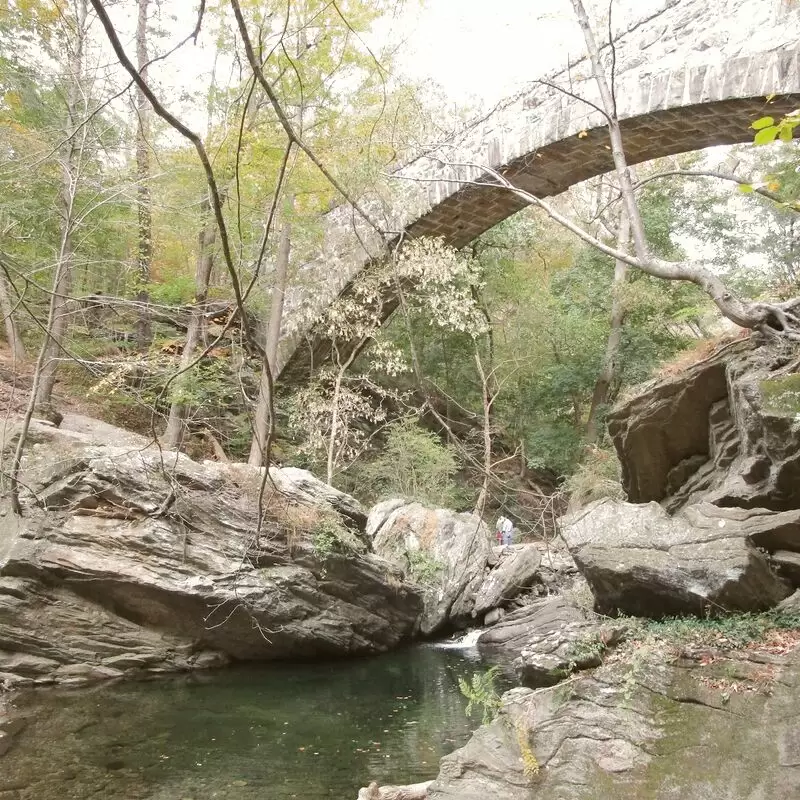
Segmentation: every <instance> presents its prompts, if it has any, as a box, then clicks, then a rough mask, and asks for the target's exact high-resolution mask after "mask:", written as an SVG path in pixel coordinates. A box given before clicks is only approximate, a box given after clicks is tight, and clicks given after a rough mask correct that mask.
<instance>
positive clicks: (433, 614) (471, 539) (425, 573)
mask: <svg viewBox="0 0 800 800" xmlns="http://www.w3.org/2000/svg"><path fill="white" fill-rule="evenodd" d="M367 530H368V531H370V532H371V533H373V535H374V539H373V546H374V548H375V552H376V553H377V554H378V555H380V556H382V557H383V558H386V559H388V560H391V561H392V562H394V563H395V564H396V565H397V566H398V567H400V568H403V569H405V570H406V571H407V572H408V573H409V575H410V576H411V577H412V578H414V579H417V580H418V581H420V582H421V583H423V584H424V585H425V594H424V598H425V608H424V611H423V613H422V616H421V617H420V622H419V629H420V632H421V633H422V634H423V635H426V636H428V635H431V634H433V633H435V632H437V631H440V630H442V629H443V628H446V627H459V626H463V625H464V624H466V623H467V622H468V621H469V620H471V619H472V612H473V610H474V608H475V598H476V596H477V594H478V591H479V590H480V588H481V586H482V584H483V582H484V570H485V567H486V564H487V562H488V560H489V558H490V555H491V552H492V545H491V536H490V533H489V530H488V529H487V527H486V525H485V524H484V522H483V521H482V520H481V519H480V517H478V516H476V515H475V514H468V513H456V512H455V511H449V510H447V509H441V508H440V509H431V508H426V507H425V506H423V505H421V504H419V503H406V502H404V503H400V502H398V501H392V500H390V501H387V502H386V503H379V504H378V505H377V506H376V507H375V508H373V509H372V511H370V515H369V519H368V521H367Z"/></svg>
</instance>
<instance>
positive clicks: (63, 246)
mask: <svg viewBox="0 0 800 800" xmlns="http://www.w3.org/2000/svg"><path fill="white" fill-rule="evenodd" d="M87 6H88V3H87V0H79V2H78V3H76V14H77V16H76V20H75V23H76V31H75V40H74V42H73V49H72V53H71V54H70V59H69V75H68V77H67V81H68V86H67V125H68V126H69V129H70V130H71V131H73V132H74V133H73V135H72V136H71V137H70V138H69V140H68V141H67V142H66V144H65V145H64V153H63V155H62V158H61V191H60V192H59V211H60V213H61V242H60V245H59V252H58V260H57V262H56V274H55V278H54V280H53V295H52V297H51V304H50V308H51V311H52V314H51V315H50V318H49V319H48V327H47V331H46V338H45V341H44V344H43V346H42V358H41V359H40V360H39V364H38V365H39V368H40V371H41V374H40V375H39V380H38V382H37V389H36V392H35V395H34V396H35V404H36V406H41V407H45V408H46V407H47V406H49V405H50V402H51V400H52V396H53V387H54V386H55V382H56V370H57V368H58V359H59V358H60V356H61V355H62V353H63V350H64V338H65V336H66V333H67V328H68V322H69V313H70V303H69V295H70V292H71V290H72V270H73V261H74V248H73V242H72V234H73V228H74V226H75V197H76V195H77V192H78V183H79V179H80V171H81V164H80V161H81V157H82V155H83V149H84V144H85V141H86V138H85V137H86V126H81V125H80V123H81V122H82V121H83V118H84V113H83V112H84V110H85V106H86V100H85V97H84V95H83V87H82V82H83V70H84V64H83V60H84V36H85V34H86V17H87V13H88V11H87ZM79 130H80V131H81V132H80V133H78V131H79ZM79 136H80V137H81V138H80V139H78V137H79Z"/></svg>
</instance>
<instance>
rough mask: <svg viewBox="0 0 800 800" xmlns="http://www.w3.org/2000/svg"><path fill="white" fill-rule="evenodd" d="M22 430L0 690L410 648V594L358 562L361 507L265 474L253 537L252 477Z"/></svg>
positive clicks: (3, 589) (8, 539) (1, 618)
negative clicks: (9, 685) (21, 489)
mask: <svg viewBox="0 0 800 800" xmlns="http://www.w3.org/2000/svg"><path fill="white" fill-rule="evenodd" d="M33 433H34V440H35V441H36V442H37V443H36V444H34V445H33V446H32V448H31V449H30V451H29V455H28V457H27V460H26V462H25V464H24V469H23V476H22V477H23V483H24V485H25V486H26V487H27V489H26V492H25V493H24V494H23V497H22V500H23V503H24V506H25V508H24V511H25V515H24V516H23V517H22V519H17V518H16V517H15V516H14V515H13V514H11V513H10V512H9V511H8V510H7V509H4V510H3V512H4V513H3V512H0V513H2V515H1V516H0V681H2V680H3V679H8V680H10V681H11V682H13V683H43V682H54V681H56V682H82V681H85V680H91V679H96V678H101V677H117V676H123V675H134V674H141V673H143V672H144V673H152V672H160V671H165V670H175V669H191V668H197V667H201V666H202V667H206V666H214V665H218V664H220V663H224V662H226V661H228V660H231V659H238V660H253V659H264V660H269V659H280V658H290V657H311V656H317V655H320V656H324V655H329V656H332V655H341V654H347V653H369V652H378V651H382V650H385V649H387V648H390V647H392V646H394V645H396V644H397V643H398V642H399V641H401V640H402V639H404V638H406V637H408V636H410V635H411V633H412V630H413V627H414V623H415V620H416V618H417V616H418V614H419V612H420V610H421V606H422V603H421V598H420V596H419V594H418V592H417V591H416V589H415V588H414V587H412V586H410V585H408V584H406V583H404V582H403V580H402V576H401V574H400V573H399V571H398V570H397V569H396V568H395V567H394V566H392V565H391V564H390V563H388V562H386V561H384V560H383V559H381V558H379V557H378V556H376V555H374V554H373V553H371V552H369V547H368V544H367V543H366V540H365V537H364V534H363V531H362V530H359V528H358V524H359V523H362V524H363V522H364V521H365V515H364V513H363V511H362V510H361V509H360V507H359V506H358V504H357V503H355V501H353V500H352V498H348V497H347V496H346V495H342V494H341V493H339V492H336V491H335V490H332V489H331V488H330V487H327V486H325V485H324V484H320V483H319V482H318V481H316V480H315V479H314V478H313V476H310V475H309V474H308V473H302V471H297V470H286V471H283V472H280V471H274V470H273V479H274V480H275V483H276V484H277V485H278V487H279V488H281V489H282V491H280V492H276V491H275V490H273V489H270V491H268V492H267V500H266V502H265V506H264V519H265V522H264V524H263V526H262V529H261V532H260V534H259V535H258V536H257V535H256V531H257V528H258V507H257V497H258V490H259V487H260V484H261V480H262V477H263V473H261V472H259V471H258V470H254V469H251V468H248V467H246V466H244V465H220V464H206V465H203V466H201V465H199V464H197V463H195V462H193V461H191V460H190V459H189V458H187V457H185V456H182V455H177V454H175V453H166V452H165V453H161V452H160V451H159V450H158V449H155V448H145V449H142V448H140V447H113V446H96V445H91V444H87V443H86V439H85V437H84V436H82V435H81V433H80V432H76V431H74V430H64V429H61V430H58V431H55V430H53V429H45V428H37V429H35V430H34V432H33ZM34 497H35V501H34ZM347 526H349V528H348V527H347ZM320 531H323V532H324V533H325V535H326V550H325V553H324V555H318V554H317V551H316V549H315V543H316V542H317V537H318V535H319V532H320ZM331 537H333V538H331Z"/></svg>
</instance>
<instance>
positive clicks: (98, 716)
mask: <svg viewBox="0 0 800 800" xmlns="http://www.w3.org/2000/svg"><path fill="white" fill-rule="evenodd" d="M483 667H484V665H482V664H481V663H480V661H479V658H478V655H477V653H476V652H475V651H474V650H469V649H466V650H464V649H451V648H437V647H432V646H421V647H415V648H413V649H408V650H405V651H401V652H397V653H392V654H387V655H384V656H380V657H377V658H373V659H364V660H359V661H349V662H337V663H333V664H331V663H325V664H299V665H286V664H283V665H269V666H260V667H240V668H234V669H230V670H227V671H222V672H216V673H195V674H193V675H191V676H182V677H176V678H165V679H163V680H158V681H147V682H135V683H116V684H113V685H102V686H99V687H95V688H93V689H84V690H71V691H67V690H50V691H41V692H30V693H28V694H27V695H23V696H22V697H21V698H19V700H18V702H17V706H18V708H19V709H20V710H21V711H23V712H24V713H25V714H27V715H29V719H28V723H27V725H26V727H25V729H24V730H23V732H22V733H21V734H20V735H19V737H18V738H17V740H16V741H15V743H14V745H13V747H12V749H11V750H10V752H9V753H8V754H6V755H5V756H4V757H3V758H2V759H0V798H2V800H68V799H69V800H73V799H75V800H77V799H78V798H80V800H85V799H86V798H95V797H97V798H108V800H111V799H112V798H119V800H139V799H142V798H148V800H210V799H211V798H220V799H221V800H255V799H256V798H257V799H258V800H284V799H285V798H296V799H297V800H323V798H324V799H325V800H327V799H328V798H336V799H337V800H351V798H352V800H355V797H356V794H357V792H358V788H359V787H360V786H363V785H365V783H366V782H367V781H368V780H371V779H375V780H378V781H380V782H381V783H391V782H399V783H413V782H416V781H423V780H427V779H429V778H431V777H434V776H435V775H436V773H437V771H438V762H439V759H440V758H441V757H442V756H443V755H445V754H446V753H449V752H450V751H452V750H454V749H455V748H457V747H460V746H461V745H462V744H464V742H465V741H466V740H467V739H468V738H469V735H470V733H471V732H472V730H474V729H475V728H476V727H477V726H478V725H479V724H480V719H479V718H477V717H474V718H468V717H467V716H466V714H465V706H466V700H465V699H464V698H463V697H462V695H461V693H460V691H459V689H458V677H459V676H471V675H472V673H473V672H475V671H477V670H479V669H482V668H483Z"/></svg>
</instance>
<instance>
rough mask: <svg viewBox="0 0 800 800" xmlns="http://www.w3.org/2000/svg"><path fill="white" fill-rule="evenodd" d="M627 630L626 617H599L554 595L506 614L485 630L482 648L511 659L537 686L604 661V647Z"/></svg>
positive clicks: (524, 679)
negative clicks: (611, 619) (614, 618)
mask: <svg viewBox="0 0 800 800" xmlns="http://www.w3.org/2000/svg"><path fill="white" fill-rule="evenodd" d="M625 631H626V625H625V623H624V622H621V623H616V622H614V621H610V620H608V621H606V620H600V619H598V618H597V616H596V615H594V614H591V613H589V612H587V611H584V610H583V609H580V608H576V607H575V606H573V605H570V604H569V603H568V602H566V601H565V599H564V598H563V597H552V598H546V599H543V600H538V601H536V602H533V603H531V604H530V605H527V606H525V607H523V608H520V609H517V610H516V611H513V612H512V613H510V614H508V615H507V616H506V617H505V618H504V619H503V620H502V621H501V622H499V623H498V624H497V625H495V626H494V627H492V628H491V629H490V630H488V631H486V632H485V633H483V634H481V636H480V638H479V639H478V649H479V650H480V651H481V653H482V654H483V655H485V656H486V657H487V658H488V659H490V660H492V661H500V662H504V663H511V664H512V666H513V668H514V672H515V673H516V676H517V679H518V680H519V682H520V684H522V685H523V686H528V687H530V688H537V687H540V686H552V685H554V684H556V683H558V682H559V681H561V680H563V679H564V678H566V677H567V676H569V675H570V673H572V672H575V671H578V670H583V669H589V668H591V667H598V666H600V664H601V662H602V655H603V653H604V652H605V651H606V650H607V649H608V648H611V647H614V646H616V645H617V644H618V643H619V642H620V641H621V639H622V638H623V636H624V634H625Z"/></svg>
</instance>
